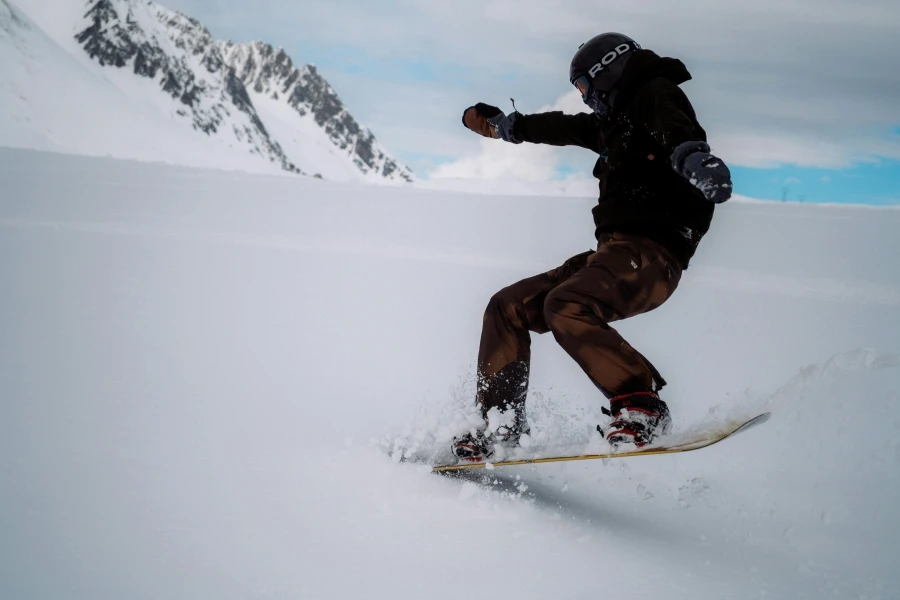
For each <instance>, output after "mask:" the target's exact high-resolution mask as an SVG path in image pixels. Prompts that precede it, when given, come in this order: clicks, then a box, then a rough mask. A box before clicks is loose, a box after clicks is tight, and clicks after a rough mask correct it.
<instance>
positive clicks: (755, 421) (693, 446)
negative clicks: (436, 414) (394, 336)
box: [432, 413, 772, 473]
mask: <svg viewBox="0 0 900 600" xmlns="http://www.w3.org/2000/svg"><path fill="white" fill-rule="evenodd" d="M771 415H772V413H762V414H761V415H757V416H755V417H753V418H752V419H750V420H748V421H744V422H743V423H741V424H739V425H737V426H735V427H732V428H731V429H729V430H727V431H725V432H724V433H719V434H716V435H712V436H706V437H703V438H701V439H697V440H694V441H691V442H682V443H680V444H677V445H675V446H663V447H658V448H646V449H643V450H633V451H629V452H610V453H608V454H581V455H574V456H551V457H545V458H524V459H519V460H507V461H501V462H495V463H491V462H490V461H488V462H479V463H459V464H453V465H442V466H437V467H433V468H432V472H437V473H440V472H446V471H462V470H465V469H483V468H484V467H485V466H486V465H487V464H490V465H491V466H492V467H511V466H514V465H533V464H538V463H549V462H564V461H572V460H596V459H598V458H601V459H602V458H628V457H630V456H652V455H657V454H675V453H677V452H690V451H691V450H699V449H701V448H706V447H708V446H712V445H713V444H717V443H719V442H721V441H722V440H724V439H726V438H729V437H731V436H733V435H734V434H736V433H740V432H741V431H746V430H748V429H750V428H751V427H755V426H757V425H760V424H762V423H765V422H766V421H768V420H769V417H770V416H771Z"/></svg>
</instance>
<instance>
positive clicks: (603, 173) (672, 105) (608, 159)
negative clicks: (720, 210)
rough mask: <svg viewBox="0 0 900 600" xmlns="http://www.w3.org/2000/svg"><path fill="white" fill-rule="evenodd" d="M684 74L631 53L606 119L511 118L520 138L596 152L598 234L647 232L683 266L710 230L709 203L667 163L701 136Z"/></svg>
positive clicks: (665, 61)
mask: <svg viewBox="0 0 900 600" xmlns="http://www.w3.org/2000/svg"><path fill="white" fill-rule="evenodd" d="M690 78H691V75H690V73H688V71H687V69H686V68H685V66H684V64H683V63H682V62H681V61H680V60H676V59H673V58H661V57H659V56H658V55H656V54H655V53H653V52H651V51H650V50H637V51H635V53H634V54H633V55H632V56H631V58H630V59H629V60H628V65H627V67H626V68H625V72H624V74H623V75H622V79H621V81H620V82H619V94H618V97H617V98H616V103H615V106H614V108H613V110H612V111H611V112H610V113H609V115H607V116H606V117H603V118H601V117H598V116H597V115H595V114H587V113H582V114H577V115H566V114H563V113H562V112H549V113H540V114H534V115H518V116H517V118H516V122H515V137H516V139H518V140H521V141H523V142H532V143H535V144H552V145H554V146H569V145H575V146H581V147H583V148H588V149H590V150H593V151H594V152H597V153H598V154H600V158H599V159H598V160H597V164H596V166H595V167H594V176H595V177H597V178H598V179H599V180H600V201H599V203H598V204H597V206H595V207H594V209H593V214H594V223H595V225H596V227H597V230H596V233H597V237H598V238H599V237H600V236H601V235H602V234H604V233H612V232H614V231H619V232H622V233H634V234H640V235H646V236H647V237H649V238H651V239H654V240H656V241H658V242H660V243H661V244H663V245H664V246H666V247H667V248H668V249H669V250H670V251H671V252H672V253H673V254H674V255H675V256H676V257H677V258H678V260H679V261H681V263H682V266H683V267H684V268H687V265H688V262H689V261H690V258H691V256H693V254H694V251H695V250H696V249H697V244H699V243H700V238H701V237H702V236H703V235H704V234H705V233H706V232H707V230H708V229H709V224H710V222H711V221H712V215H713V207H714V204H713V203H712V202H710V201H708V200H706V198H704V197H703V195H702V194H701V193H700V192H699V191H698V190H697V189H696V188H695V187H694V186H693V185H691V184H690V183H689V182H688V181H687V180H686V179H684V178H683V177H682V176H681V175H679V174H678V173H676V172H675V171H674V170H673V169H672V164H671V160H670V157H671V155H672V151H673V150H674V149H675V147H676V146H678V144H680V143H682V142H688V141H696V140H702V141H706V132H705V131H703V128H702V127H701V126H700V124H699V123H698V122H697V117H696V115H695V113H694V109H693V107H692V106H691V103H690V102H689V101H688V99H687V96H685V94H684V92H682V91H681V89H680V88H679V87H678V84H680V83H684V82H685V81H688V80H689V79H690ZM651 155H652V156H653V159H652V160H651V159H649V158H648V157H649V156H651Z"/></svg>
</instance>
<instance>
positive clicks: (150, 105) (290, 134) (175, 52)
mask: <svg viewBox="0 0 900 600" xmlns="http://www.w3.org/2000/svg"><path fill="white" fill-rule="evenodd" d="M2 6H3V9H2V13H0V23H6V24H7V25H4V26H3V27H2V28H0V31H4V32H5V35H3V36H2V37H0V53H2V54H3V55H5V56H6V57H7V59H8V60H9V61H10V64H12V66H13V68H12V69H9V70H7V69H4V71H3V72H2V76H0V107H2V108H4V109H5V110H4V112H5V113H6V115H7V116H6V118H5V119H4V122H3V123H0V145H5V146H18V147H27V148H36V149H50V150H62V151H67V152H74V153H79V154H90V155H113V156H118V157H126V158H139V159H144V160H146V159H150V160H160V161H164V162H169V163H178V164H188V165H197V166H218V167H221V168H228V169H231V168H235V164H237V165H243V170H246V171H251V172H278V171H287V172H305V173H307V174H311V175H312V174H317V175H321V176H323V177H325V178H330V179H345V180H361V179H367V180H370V181H409V180H411V179H412V175H411V173H410V172H409V171H408V169H405V168H404V167H402V166H400V165H398V164H397V163H396V161H395V160H394V159H392V158H391V157H390V156H389V155H388V154H387V152H386V151H385V150H384V148H382V147H381V146H380V145H379V144H378V142H377V141H375V139H374V136H373V135H372V134H371V133H370V132H369V131H368V130H366V129H364V128H362V127H360V126H359V125H358V124H357V123H356V121H355V120H354V119H353V117H352V116H350V115H349V114H348V113H347V112H346V110H345V109H343V106H342V105H341V104H340V100H339V99H338V98H337V95H336V94H335V93H334V91H333V90H332V89H331V87H330V86H329V85H328V83H327V82H326V81H325V80H324V79H322V78H321V77H320V76H319V75H318V74H317V73H316V72H315V69H314V68H313V67H311V66H307V67H303V68H302V69H303V71H304V73H307V74H309V75H308V76H304V77H302V78H299V79H297V78H295V79H294V80H293V81H292V84H291V86H290V92H291V95H290V98H292V99H294V98H305V99H310V98H312V99H315V98H318V97H319V96H321V95H322V94H325V95H327V96H328V97H329V98H331V99H332V102H331V104H332V105H338V106H339V108H340V110H339V111H338V112H339V113H340V114H335V112H334V111H329V110H327V109H329V108H330V105H329V106H323V105H321V103H320V104H316V103H315V102H312V103H310V102H306V104H305V105H304V106H303V107H299V106H298V107H297V110H301V111H305V114H308V115H309V117H310V119H307V121H309V120H311V121H312V125H311V124H310V123H307V122H304V121H303V119H301V118H300V116H299V114H296V115H295V117H294V118H293V119H285V118H284V115H283V113H284V110H281V111H278V110H274V111H273V107H272V106H270V105H269V104H271V102H269V103H266V106H265V107H264V109H263V110H262V111H259V110H258V109H257V106H256V103H255V100H259V98H251V94H250V92H249V91H248V89H247V87H246V86H245V85H244V82H243V81H242V80H241V79H240V78H238V76H237V75H236V74H235V70H234V68H233V65H232V64H230V62H229V61H226V59H225V56H224V53H223V50H224V49H225V48H226V46H227V45H226V44H225V43H223V42H217V41H216V40H214V39H213V38H212V36H211V34H210V32H209V31H208V30H207V29H206V28H204V27H203V25H202V24H200V23H199V22H198V21H196V20H194V19H190V18H189V17H186V16H184V15H182V14H180V13H177V12H174V11H171V10H168V9H166V8H164V7H162V6H160V5H158V4H155V3H153V2H146V1H139V0H89V1H86V2H85V1H83V0H64V1H63V2H58V1H56V0H53V1H51V0H22V4H21V6H20V7H19V8H17V7H16V5H15V4H13V3H12V2H10V1H9V0H4V2H3V4H2ZM13 13H15V15H16V16H15V17H13V16H12V15H13ZM23 31H24V33H23ZM270 50H271V48H270ZM273 54H274V52H273ZM280 55H281V56H284V57H285V58H286V55H284V53H283V52H282V53H281V54H280ZM287 61H288V63H290V59H289V58H287ZM73 63H78V64H79V65H80V66H81V68H75V66H74V64H73ZM261 68H264V69H267V68H271V65H268V64H266V63H262V64H261ZM294 70H295V71H296V69H294ZM57 74H62V77H61V78H60V77H56V76H55V75H57ZM63 82H69V83H70V84H71V85H68V86H65V87H63V86H62V85H61V84H62V83H63ZM280 83H284V82H280ZM254 96H258V94H254ZM267 99H270V97H267ZM276 108H278V107H276ZM284 108H290V106H285V107H284ZM294 112H295V113H296V111H294ZM144 132H151V135H150V136H149V137H146V138H145V136H144V135H143V134H144ZM185 138H188V142H187V143H185V141H184V140H185ZM145 139H146V141H144V140H145ZM279 140H284V143H285V144H286V146H287V148H285V147H283V146H282V144H281V142H280V141H279ZM322 155H324V156H325V159H324V160H323V158H322ZM239 168H240V167H239Z"/></svg>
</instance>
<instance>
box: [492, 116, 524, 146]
mask: <svg viewBox="0 0 900 600" xmlns="http://www.w3.org/2000/svg"><path fill="white" fill-rule="evenodd" d="M519 114H520V113H518V112H514V113H510V114H509V115H504V114H503V113H502V112H501V113H500V114H498V115H496V116H494V117H491V118H490V119H488V123H490V124H491V125H492V126H493V127H494V128H495V129H496V130H497V135H499V136H500V139H501V140H503V141H504V142H509V143H510V144H521V143H522V141H521V140H518V139H516V119H517V118H518V117H519Z"/></svg>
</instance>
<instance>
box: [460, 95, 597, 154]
mask: <svg viewBox="0 0 900 600" xmlns="http://www.w3.org/2000/svg"><path fill="white" fill-rule="evenodd" d="M462 122H463V125H465V126H466V127H467V128H468V129H471V130H472V131H474V132H475V133H477V134H480V135H483V136H484V137H489V138H495V139H502V140H503V141H505V142H510V143H513V144H520V143H522V142H530V143H532V144H550V145H552V146H581V147H582V148H587V149H589V150H593V151H594V152H600V149H599V143H600V124H599V122H598V120H597V118H596V117H595V116H594V115H591V114H588V113H580V114H577V115H567V114H564V113H561V112H548V113H538V114H534V115H523V114H522V113H519V112H514V113H511V114H509V115H505V114H503V111H501V110H500V109H499V108H497V107H496V106H491V105H489V104H483V103H479V104H476V105H475V106H470V107H469V108H467V109H466V110H465V112H463V119H462Z"/></svg>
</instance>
